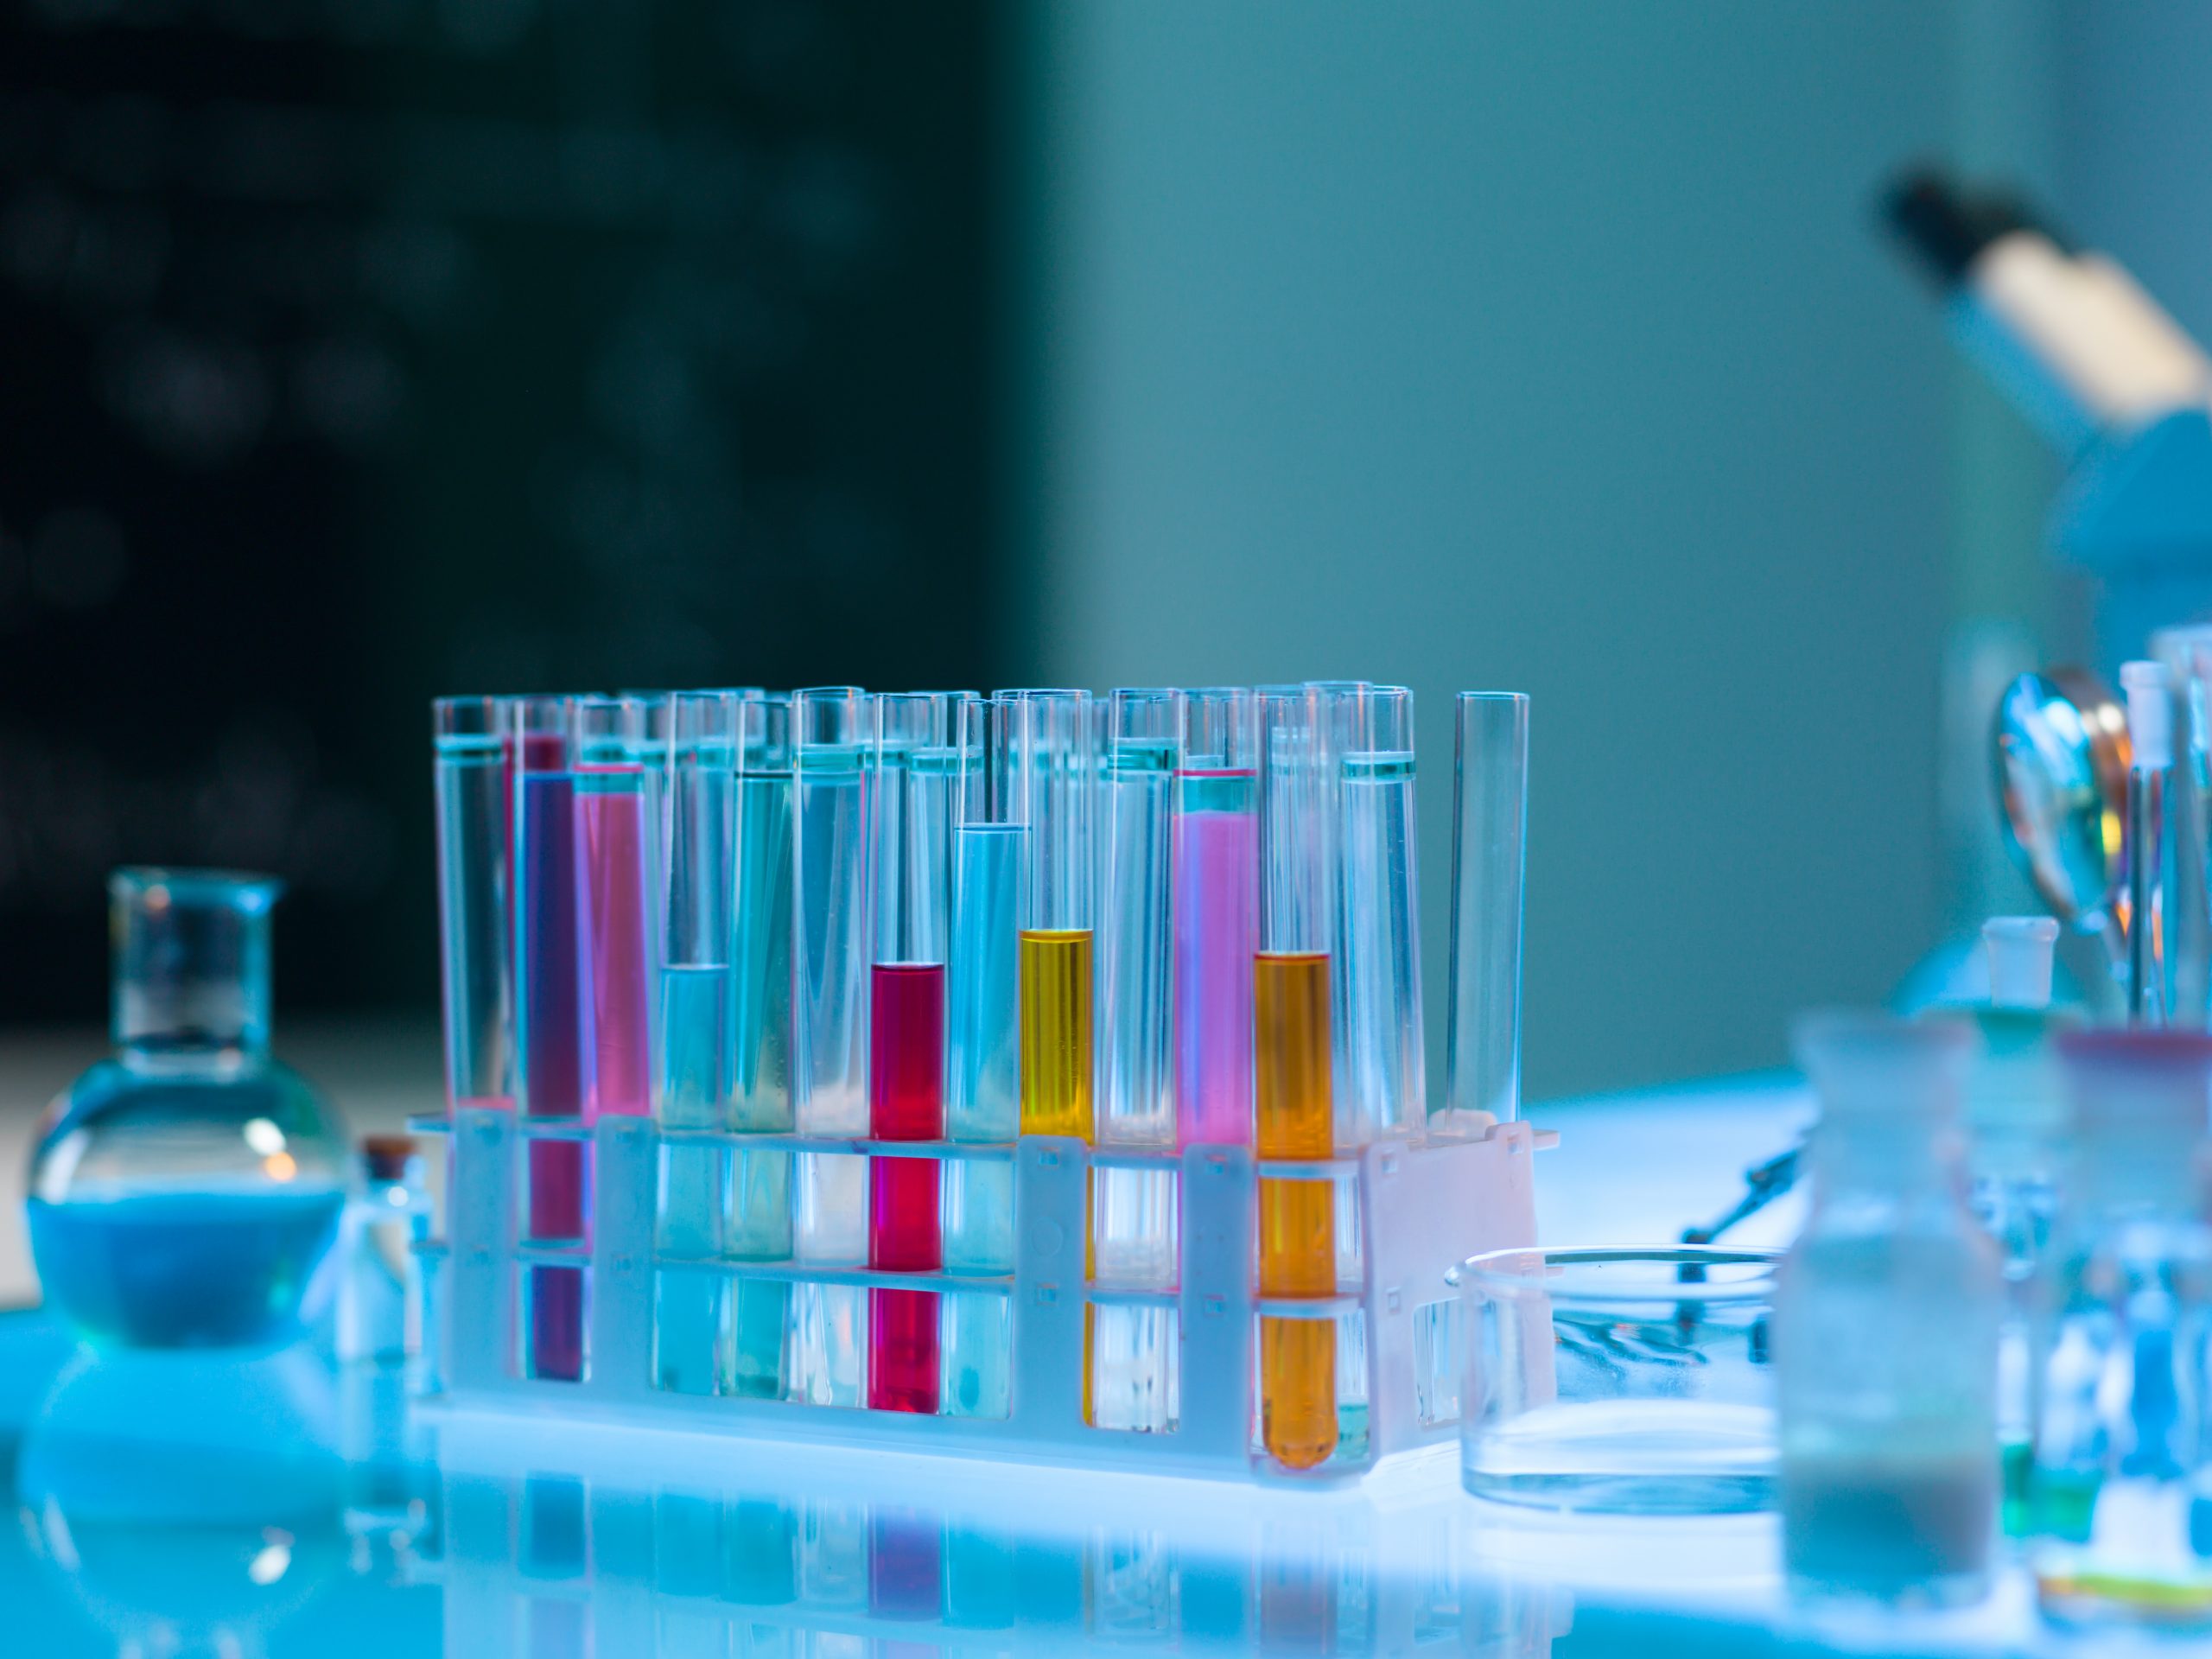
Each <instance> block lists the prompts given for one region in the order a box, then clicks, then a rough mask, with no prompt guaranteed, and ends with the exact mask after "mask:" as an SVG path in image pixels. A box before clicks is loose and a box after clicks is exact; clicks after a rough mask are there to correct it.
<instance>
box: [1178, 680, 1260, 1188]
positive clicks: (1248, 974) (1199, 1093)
mask: <svg viewBox="0 0 2212 1659" xmlns="http://www.w3.org/2000/svg"><path fill="white" fill-rule="evenodd" d="M1257 710H1258V704H1257V702H1255V699H1254V697H1253V695H1252V693H1251V692H1250V691H1249V690H1246V689H1245V688H1244V687H1243V686H1226V687H1216V688H1208V689H1206V690H1196V691H1188V692H1185V694H1184V698H1183V744H1182V753H1181V755H1180V757H1179V762H1178V765H1177V768H1176V772H1175V820H1174V840H1175V849H1174V860H1173V865H1174V888H1175V892H1174V904H1173V909H1174V930H1175V962H1174V1001H1175V1028H1174V1042H1175V1120H1176V1141H1177V1143H1178V1144H1179V1145H1181V1146H1186V1147H1188V1146H1199V1145H1207V1146H1249V1145H1251V1143H1252V957H1253V954H1254V952H1255V951H1256V950H1258V949H1259V945H1260V770H1259V766H1260V763H1259V728H1258V721H1257Z"/></svg>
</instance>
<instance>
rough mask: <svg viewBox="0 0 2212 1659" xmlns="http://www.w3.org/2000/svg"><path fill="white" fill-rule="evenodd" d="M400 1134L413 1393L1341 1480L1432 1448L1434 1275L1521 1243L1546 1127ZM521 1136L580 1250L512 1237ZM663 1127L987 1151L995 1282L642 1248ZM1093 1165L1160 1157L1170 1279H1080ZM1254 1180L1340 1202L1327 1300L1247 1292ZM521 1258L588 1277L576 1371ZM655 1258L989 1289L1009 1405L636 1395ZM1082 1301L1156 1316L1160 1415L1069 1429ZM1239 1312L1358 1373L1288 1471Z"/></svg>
mask: <svg viewBox="0 0 2212 1659" xmlns="http://www.w3.org/2000/svg"><path fill="white" fill-rule="evenodd" d="M414 1127H415V1128H416V1130H417V1131H418V1132H428V1133H434V1134H438V1135H448V1136H450V1141H449V1146H448V1152H449V1155H450V1162H449V1164H448V1185H447V1202H446V1205H445V1210H446V1237H445V1238H444V1239H442V1240H440V1241H437V1242H435V1243H431V1244H429V1245H428V1246H426V1247H425V1249H427V1250H428V1251H429V1252H430V1253H431V1254H432V1255H435V1256H436V1257H437V1258H439V1259H438V1261H437V1262H436V1264H435V1269H436V1270H435V1278H436V1280H437V1281H438V1284H439V1292H438V1294H437V1295H436V1297H435V1305H434V1306H435V1313H434V1317H433V1319H432V1321H431V1325H432V1329H431V1332H430V1333H429V1339H430V1340H431V1341H432V1342H433V1343H434V1344H435V1356H434V1364H433V1366H432V1368H431V1370H432V1373H433V1375H435V1376H436V1377H437V1378H438V1379H439V1380H440V1383H441V1385H442V1394H441V1395H438V1396H435V1401H436V1402H437V1403H436V1408H438V1409H442V1410H444V1411H448V1412H480V1411H490V1412H497V1413H505V1414H524V1415H529V1416H542V1417H546V1418H588V1419H591V1420H594V1421H601V1422H611V1423H616V1424H623V1425H632V1426H635V1427H639V1428H649V1427H656V1426H658V1427H670V1428H677V1429H681V1430H683V1431H686V1432H688V1433H699V1432H702V1431H708V1432H714V1433H728V1434H730V1435H732V1436H737V1437H753V1438H761V1439H771V1440H780V1441H808V1440H814V1441H825V1442H838V1443H842V1444H848V1445H859V1446H885V1447H896V1448H899V1449H902V1450H906V1451H910V1452H936V1453H943V1454H950V1455H957V1456H973V1457H982V1458H990V1459H1001V1460H1018V1461H1028V1462H1044V1463H1059V1464H1079V1465H1090V1466H1096V1467H1105V1468H1115V1469H1123V1470H1131V1471H1152V1472H1156V1473H1161V1474H1174V1475H1185V1476H1200V1477H1207V1478H1218V1479H1234V1480H1247V1479H1262V1480H1281V1481H1283V1482H1286V1483H1289V1484H1297V1485H1300V1486H1317V1485H1319V1486H1331V1485H1343V1484H1349V1483H1353V1482H1357V1481H1358V1480H1360V1479H1362V1478H1364V1477H1366V1476H1368V1475H1370V1474H1371V1473H1372V1472H1373V1471H1375V1470H1376V1468H1377V1467H1378V1466H1379V1465H1383V1464H1385V1463H1389V1462H1390V1461H1392V1460H1393V1459H1403V1458H1404V1457H1405V1456H1406V1455H1407V1454H1409V1453H1417V1452H1422V1451H1424V1450H1425V1449H1427V1448H1430V1447H1432V1446H1438V1445H1440V1444H1442V1443H1444V1442H1447V1441H1450V1440H1452V1439H1453V1437H1454V1435H1455V1433H1456V1428H1457V1423H1458V1418H1459V1374H1460V1368H1461V1359H1460V1356H1459V1332H1460V1329H1461V1326H1460V1322H1459V1318H1458V1310H1457V1304H1456V1301H1455V1300H1453V1294H1452V1292H1451V1291H1450V1290H1449V1289H1448V1288H1447V1287H1446V1283H1445V1278H1444V1275H1445V1272H1446V1269H1447V1268H1450V1267H1451V1266H1452V1265H1453V1264H1454V1263H1456V1262H1459V1261H1461V1260H1463V1259H1465V1257H1466V1256H1468V1255H1473V1254H1475V1253H1477V1252H1478V1251H1482V1250H1488V1249H1505V1248H1509V1247H1512V1246H1518V1245H1527V1244H1532V1243H1535V1208H1534V1191H1533V1169H1532V1167H1531V1154H1532V1153H1533V1152H1534V1151H1535V1149H1536V1147H1539V1146H1540V1145H1548V1144H1549V1143H1550V1142H1551V1141H1553V1140H1554V1138H1555V1137H1554V1136H1550V1135H1539V1134H1537V1133H1536V1132H1535V1131H1534V1130H1533V1129H1531V1128H1530V1127H1529V1125H1528V1124H1527V1123H1525V1122H1506V1123H1501V1124H1497V1125H1494V1126H1492V1127H1491V1128H1489V1129H1488V1130H1487V1131H1485V1132H1484V1133H1483V1134H1482V1135H1480V1136H1479V1138H1471V1139H1465V1140H1454V1141H1432V1142H1428V1143H1426V1144H1417V1145H1409V1144H1407V1143H1405V1142H1402V1141H1382V1142H1378V1143H1376V1144H1374V1145H1371V1146H1369V1147H1366V1148H1365V1149H1364V1150H1363V1152H1361V1153H1360V1154H1357V1156H1346V1157H1344V1158H1340V1159H1336V1160H1322V1161H1316V1162H1311V1163H1294V1164H1293V1163H1283V1164H1277V1163H1273V1162H1262V1161H1257V1160H1255V1159H1254V1157H1253V1154H1252V1152H1251V1150H1250V1148H1249V1147H1228V1146H1196V1147H1188V1148H1186V1149H1185V1150H1184V1151H1182V1152H1179V1153H1178V1152H1173V1151H1160V1152H1146V1151H1141V1150H1135V1149H1131V1148H1126V1147H1114V1148H1105V1147H1096V1148H1094V1147H1089V1146H1086V1145H1084V1143H1083V1142H1081V1141H1076V1140H1070V1139H1062V1138H1059V1137H1055V1136H1025V1137H1023V1138H1022V1139H1020V1140H1019V1141H1014V1142H1013V1143H1010V1144H1007V1145H1001V1146H995V1147H992V1146H978V1145H973V1144H969V1143H965V1142H963V1143H957V1144H956V1143H951V1142H916V1141H873V1140H841V1139H825V1138H821V1137H813V1136H803V1135H738V1134H725V1133H721V1132H719V1131H708V1130H668V1131H663V1130H662V1129H661V1128H658V1126H657V1125H656V1124H655V1123H654V1122H652V1120H650V1119H647V1118H643V1117H612V1116H610V1117H604V1118H601V1120H600V1121H599V1122H597V1123H595V1124H593V1125H589V1126H586V1125H584V1124H582V1123H580V1122H576V1121H575V1120H562V1119H548V1118H531V1117H528V1116H517V1115H516V1114H514V1113H512V1112H508V1111H503V1110H495V1109H463V1110H461V1111H459V1112H458V1113H456V1114H455V1115H454V1117H453V1118H451V1119H450V1120H448V1119H446V1118H443V1117H438V1118H429V1119H421V1120H417V1121H416V1123H415V1125H414ZM540 1138H543V1139H566V1140H583V1141H587V1142H588V1145H589V1147H590V1160H591V1165H592V1168H591V1171H590V1191H591V1192H592V1195H593V1196H592V1205H591V1210H592V1215H591V1229H590V1237H589V1239H588V1242H586V1243H550V1244H549V1243H535V1242H532V1241H531V1240H529V1239H527V1238H526V1237H524V1232H523V1228H522V1226H521V1214H520V1211H521V1205H520V1203H519V1198H520V1195H521V1190H522V1165H523V1162H524V1149H525V1147H526V1145H527V1143H528V1142H529V1141H531V1140H533V1139H540ZM664 1141H667V1142H668V1143H669V1144H671V1145H676V1144H683V1143H720V1144H723V1145H727V1146H728V1147H731V1148H732V1149H740V1148H742V1149H747V1150H757V1149H763V1148H788V1149H790V1150H791V1151H793V1152H794V1153H829V1154H867V1155H868V1156H871V1157H901V1158H911V1157H924V1158H941V1159H949V1158H967V1159H1001V1160H1002V1159H1009V1158H1010V1159H1011V1160H1013V1161H1014V1168H1015V1179H1014V1194H1015V1240H1016V1247H1015V1251H1014V1262H1015V1267H1014V1272H1013V1273H1012V1274H1007V1275H1004V1276H1000V1277H976V1276H969V1275H960V1274H944V1273H885V1272H876V1271H872V1270H869V1269H868V1268H833V1267H824V1266H820V1265H817V1264H816V1263H813V1262H799V1261H791V1262H757V1261H749V1260H748V1261H738V1260H725V1259H722V1258H719V1257H711V1258H709V1257H701V1256H698V1255H689V1254H677V1253H673V1252H665V1251H662V1250H660V1249H657V1247H656V1244H655V1235H654V1211H655V1198H656V1184H657V1179H658V1168H659V1163H660V1150H661V1147H662V1145H663V1142H664ZM1094 1166H1152V1167H1168V1166H1172V1167H1173V1168H1175V1169H1176V1170H1178V1171H1179V1205H1180V1220H1181V1226H1180V1231H1179V1264H1178V1265H1179V1274H1178V1277H1177V1280H1176V1283H1175V1286H1174V1287H1173V1288H1172V1289H1165V1290H1158V1291H1144V1290H1135V1291H1132V1290H1122V1289H1108V1288H1104V1287H1096V1286H1093V1285H1091V1284H1090V1283H1089V1282H1088V1281H1087V1277H1086V1270H1085V1241H1086V1238H1087V1236H1088V1230H1089V1225H1090V1213H1089V1197H1090V1171H1091V1169H1092V1168H1093V1167H1094ZM1263 1175H1265V1176H1269V1177H1281V1178H1294V1177H1303V1178H1306V1179H1338V1181H1339V1182H1340V1185H1339V1187H1338V1191H1339V1192H1340V1193H1341V1192H1347V1191H1348V1192H1351V1194H1352V1195H1353V1202H1354V1204H1355V1205H1356V1215H1357V1238H1358V1248H1357V1288H1356V1289H1355V1288H1353V1285H1352V1280H1351V1276H1350V1275H1347V1276H1346V1278H1345V1280H1344V1285H1345V1289H1344V1294H1341V1295H1338V1296H1337V1297H1334V1298H1328V1299H1315V1300H1295V1301H1292V1300H1282V1301H1277V1300H1265V1299H1262V1298H1260V1297H1259V1296H1257V1295H1256V1294H1255V1289H1254V1287H1255V1282H1256V1278H1255V1255H1256V1242H1257V1238H1258V1218H1257V1205H1258V1182H1259V1178H1260V1177H1262V1176H1263ZM533 1266H568V1267H576V1268H583V1269H585V1270H586V1271H587V1274H588V1294H587V1296H586V1299H585V1309H586V1319H585V1328H584V1341H585V1350H586V1359H585V1363H584V1365H583V1368H582V1371H583V1374H582V1376H581V1377H580V1378H578V1379H576V1380H574V1381H568V1380H553V1379H548V1378H542V1377H534V1376H530V1375H528V1374H527V1373H528V1370H529V1368H528V1367H527V1366H526V1365H525V1364H524V1329H523V1326H524V1296H523V1294H522V1292H521V1283H522V1280H523V1278H524V1269H526V1268H530V1267H533ZM663 1268H671V1269H679V1270H687V1271H690V1272H691V1273H694V1274H696V1273H697V1272H699V1271H701V1270H702V1269H711V1270H717V1271H720V1272H722V1273H726V1274H728V1275H730V1276H731V1277H732V1278H738V1277H753V1278H760V1279H772V1280H784V1281H793V1282H807V1283H819V1284H836V1285H850V1286H870V1287H875V1286H880V1287H895V1288H899V1289H908V1290H927V1291H939V1292H945V1293H962V1294H997V1295H1003V1296H1006V1297H1007V1298H1009V1299H1010V1300H1011V1307H1010V1309H1009V1314H1010V1318H1009V1321H1008V1325H1009V1332H1010V1336H1009V1351H1008V1357H1007V1363H1008V1367H1009V1370H1008V1377H1009V1385H1010V1386H1009V1401H1010V1404H1009V1409H1008V1412H1007V1415H1005V1416H1004V1417H1000V1418H979V1417H963V1416H952V1415H921V1414H913V1413H907V1412H897V1411H880V1410H870V1409H866V1408H847V1407H835V1406H823V1405H819V1404H815V1403H810V1402H805V1401H801V1400H789V1399H757V1398H747V1397H739V1396H734V1395H711V1396H702V1395H690V1394H680V1393H674V1392H670V1391H667V1390H665V1389H660V1388H658V1387H656V1386H655V1379H654V1361H653V1351H654V1332H653V1320H654V1306H655V1282H656V1275H657V1274H658V1272H659V1271H660V1270H661V1269H663ZM1086 1302H1090V1303H1097V1304H1107V1303H1114V1302H1121V1303H1131V1302H1135V1303H1144V1302H1150V1303H1156V1304H1173V1306H1176V1307H1177V1309H1178V1310H1179V1321H1178V1325H1179V1355H1178V1358H1177V1363H1178V1366H1179V1398H1180V1408H1179V1414H1178V1417H1177V1421H1176V1426H1175V1427H1173V1429H1172V1430H1167V1431H1165V1432H1158V1433H1132V1432H1128V1431H1122V1430H1113V1429H1102V1428H1097V1427H1092V1426H1090V1424H1088V1423H1086V1422H1085V1421H1084V1405H1083V1402H1084V1306H1085V1304H1086ZM1262 1317H1268V1318H1303V1319H1340V1320H1344V1321H1347V1322H1348V1323H1351V1322H1356V1326H1357V1341H1356V1342H1355V1343H1353V1344H1351V1345H1350V1352H1351V1354H1352V1355H1354V1356H1357V1357H1359V1358H1360V1359H1362V1360H1363V1372H1364V1375H1363V1376H1357V1377H1356V1378H1355V1386H1354V1388H1353V1389H1352V1390H1351V1395H1350V1397H1351V1398H1352V1399H1354V1400H1357V1397H1358V1395H1359V1393H1360V1391H1361V1388H1362V1386H1363V1395H1364V1402H1365V1412H1364V1416H1365V1433H1364V1437H1363V1443H1362V1442H1361V1440H1359V1439H1358V1438H1357V1437H1352V1438H1351V1440H1350V1442H1349V1444H1348V1445H1346V1446H1340V1449H1339V1452H1338V1455H1337V1456H1336V1457H1334V1458H1332V1459H1330V1460H1329V1461H1328V1462H1326V1463H1325V1464H1323V1465H1320V1466H1319V1467H1317V1468H1314V1469H1310V1470H1285V1469H1281V1468H1280V1467H1278V1466H1277V1465H1275V1464H1274V1461H1273V1460H1272V1459H1270V1458H1269V1457H1268V1455H1267V1454H1266V1453H1265V1452H1264V1451H1263V1450H1262V1448H1261V1447H1260V1446H1259V1441H1258V1423H1259V1402H1258V1389H1257V1368H1256V1365H1255V1348H1256V1341H1257V1337H1256V1333H1257V1329H1258V1324H1259V1320H1260V1319H1262ZM1342 1328H1344V1327H1343V1326H1340V1329H1342ZM1341 1410H1342V1407H1341V1404H1340V1412H1341Z"/></svg>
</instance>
